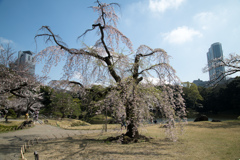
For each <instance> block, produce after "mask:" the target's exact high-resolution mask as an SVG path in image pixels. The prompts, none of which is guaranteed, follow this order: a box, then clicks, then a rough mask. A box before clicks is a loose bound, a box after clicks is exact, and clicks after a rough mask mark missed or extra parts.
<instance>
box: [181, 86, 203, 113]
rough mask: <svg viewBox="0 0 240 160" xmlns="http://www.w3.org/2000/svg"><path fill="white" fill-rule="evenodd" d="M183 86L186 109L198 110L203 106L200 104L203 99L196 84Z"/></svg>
mask: <svg viewBox="0 0 240 160" xmlns="http://www.w3.org/2000/svg"><path fill="white" fill-rule="evenodd" d="M183 84H184V87H183V93H184V96H183V98H184V99H185V103H186V107H187V108H190V109H194V110H196V109H197V108H199V107H200V106H201V105H202V104H201V103H200V102H201V101H203V97H202V96H201V94H200V93H199V91H198V87H197V85H196V84H194V83H189V82H184V83H183Z"/></svg>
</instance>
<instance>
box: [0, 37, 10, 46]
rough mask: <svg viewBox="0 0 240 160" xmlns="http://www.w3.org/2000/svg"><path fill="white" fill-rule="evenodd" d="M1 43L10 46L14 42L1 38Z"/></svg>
mask: <svg viewBox="0 0 240 160" xmlns="http://www.w3.org/2000/svg"><path fill="white" fill-rule="evenodd" d="M0 43H1V44H10V43H13V41H12V40H8V39H5V38H3V37H0Z"/></svg>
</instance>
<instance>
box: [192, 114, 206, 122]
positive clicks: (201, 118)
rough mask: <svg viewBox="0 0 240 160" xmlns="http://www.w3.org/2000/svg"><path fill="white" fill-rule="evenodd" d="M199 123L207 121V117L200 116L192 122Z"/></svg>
mask: <svg viewBox="0 0 240 160" xmlns="http://www.w3.org/2000/svg"><path fill="white" fill-rule="evenodd" d="M199 121H208V117H207V116H206V115H201V116H199V117H197V118H196V119H195V120H194V122H199Z"/></svg>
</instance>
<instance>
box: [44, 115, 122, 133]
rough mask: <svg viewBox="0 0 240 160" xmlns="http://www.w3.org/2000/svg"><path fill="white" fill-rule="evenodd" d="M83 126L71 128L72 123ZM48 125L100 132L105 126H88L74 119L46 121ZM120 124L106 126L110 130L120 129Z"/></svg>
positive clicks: (72, 127)
mask: <svg viewBox="0 0 240 160" xmlns="http://www.w3.org/2000/svg"><path fill="white" fill-rule="evenodd" d="M81 122H82V124H83V125H79V126H72V124H74V123H81ZM48 124H50V125H52V126H57V127H61V128H63V129H74V130H101V129H103V128H104V126H105V124H89V123H87V122H84V121H81V120H76V119H68V118H64V119H63V120H61V121H59V120H48ZM120 127H121V125H120V124H107V128H108V129H111V130H116V129H120Z"/></svg>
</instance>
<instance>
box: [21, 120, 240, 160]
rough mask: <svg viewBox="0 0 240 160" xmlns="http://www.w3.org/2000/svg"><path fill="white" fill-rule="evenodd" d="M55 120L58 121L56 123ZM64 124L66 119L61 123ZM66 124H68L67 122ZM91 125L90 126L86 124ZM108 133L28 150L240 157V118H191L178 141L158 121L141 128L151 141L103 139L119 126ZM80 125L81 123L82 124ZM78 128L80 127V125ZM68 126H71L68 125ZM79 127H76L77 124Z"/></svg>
mask: <svg viewBox="0 0 240 160" xmlns="http://www.w3.org/2000/svg"><path fill="white" fill-rule="evenodd" d="M55 124H56V123H55ZM61 124H63V122H62V123H61ZM65 125H66V124H65ZM82 127H83V128H82V129H83V130H85V129H88V130H89V131H90V130H91V129H94V128H95V127H96V128H98V129H100V128H101V127H102V125H96V126H94V125H92V126H82ZM87 127H89V128H87ZM109 127H110V130H109V131H108V132H107V133H104V132H98V133H91V132H89V133H88V134H84V135H81V136H79V135H76V136H70V137H66V138H58V139H52V140H48V141H43V142H41V143H39V144H37V145H35V146H33V147H32V148H31V149H29V150H28V151H27V153H25V155H24V156H25V157H26V158H27V159H29V160H30V159H34V155H33V152H34V151H37V152H38V154H39V157H40V159H44V160H50V159H51V160H55V159H56V160H65V159H67V160H68V159H69V160H70V159H77V160H78V159H121V160H122V159H163V160H165V159H167V160H168V159H173V160H176V159H179V160H182V159H184V160H198V159H199V160H200V159H201V160H202V159H208V160H221V159H222V160H235V159H240V121H224V122H189V123H188V124H187V125H186V126H185V127H184V134H183V135H179V139H178V141H177V142H171V141H169V140H168V139H166V138H165V129H164V128H161V127H160V125H159V124H157V125H150V126H147V127H145V128H141V129H140V132H141V134H143V135H145V136H148V137H151V138H152V139H150V142H139V143H132V144H119V143H114V142H109V141H104V140H105V139H106V138H107V137H111V136H117V135H119V134H121V132H124V131H121V130H119V129H118V130H116V129H114V128H115V127H117V128H118V127H119V126H109ZM80 128H81V127H80ZM80 128H78V130H79V129H80ZM68 129H69V128H68ZM75 129H77V128H75Z"/></svg>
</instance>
